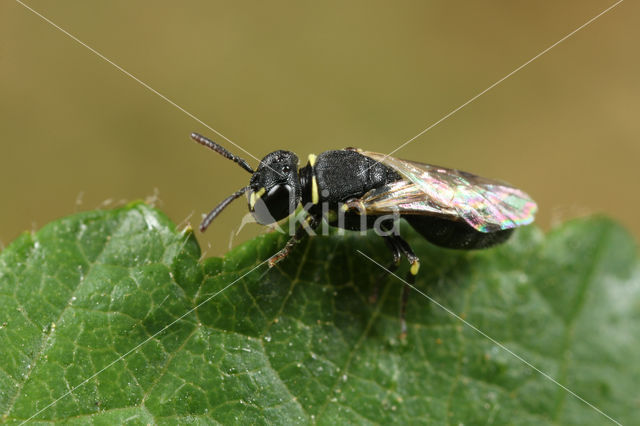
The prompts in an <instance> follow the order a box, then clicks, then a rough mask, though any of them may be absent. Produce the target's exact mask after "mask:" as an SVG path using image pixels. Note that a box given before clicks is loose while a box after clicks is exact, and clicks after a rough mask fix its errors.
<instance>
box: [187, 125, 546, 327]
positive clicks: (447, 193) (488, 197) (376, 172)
mask: <svg viewBox="0 0 640 426" xmlns="http://www.w3.org/2000/svg"><path fill="white" fill-rule="evenodd" d="M191 137H192V138H193V139H194V140H195V141H196V142H198V143H200V144H202V145H204V146H207V147H209V148H211V149H212V150H214V151H216V152H217V153H219V154H221V155H223V156H224V157H226V158H228V159H230V160H233V161H235V162H236V163H237V164H239V165H240V166H241V167H242V168H243V169H245V170H246V171H248V172H249V173H251V174H252V176H251V180H250V182H249V185H248V186H246V187H244V188H242V189H240V190H239V191H237V192H236V193H234V194H232V195H230V196H229V197H227V198H226V199H224V200H223V201H222V202H221V203H220V204H219V205H218V206H217V207H216V208H214V209H213V210H212V211H211V212H210V213H209V214H208V215H207V216H206V217H205V218H204V220H203V221H202V224H201V225H200V230H201V231H204V230H205V229H206V228H207V227H208V226H209V225H210V224H211V222H212V221H213V219H215V218H216V216H217V215H218V214H219V213H220V212H221V211H222V210H223V209H224V208H225V207H226V206H227V205H229V204H230V203H231V202H232V201H233V200H235V199H236V198H238V197H240V196H241V195H243V194H244V193H248V200H249V210H250V211H251V213H252V214H253V216H254V218H255V219H256V221H257V222H259V223H261V224H264V225H268V224H272V223H275V222H277V221H280V220H282V219H285V218H287V217H289V216H291V215H292V214H293V213H294V212H295V210H296V209H297V208H298V206H300V205H302V207H303V209H304V210H305V212H306V213H307V216H306V219H305V221H304V223H302V224H300V226H299V227H298V229H297V230H296V232H295V234H294V235H293V236H292V237H291V239H290V240H289V241H288V242H287V244H286V245H285V246H284V248H282V250H280V251H279V252H278V253H277V254H275V255H274V256H272V257H271V258H270V259H269V266H270V267H271V266H273V265H275V264H276V263H277V262H279V261H281V260H282V259H284V258H285V257H286V256H287V255H288V254H289V252H290V251H291V249H292V248H293V246H294V245H295V244H296V243H298V242H299V241H300V240H301V239H302V238H303V236H304V235H305V234H306V229H315V228H317V227H318V225H319V224H320V223H321V221H322V220H323V218H324V219H325V220H326V221H327V222H328V223H329V225H331V226H337V227H341V228H344V229H349V230H361V229H362V228H363V227H365V228H367V229H370V228H374V227H376V228H379V229H377V230H382V231H385V232H382V233H381V234H382V236H383V238H384V239H385V241H386V243H387V245H388V246H389V248H390V249H391V251H392V253H393V265H392V267H391V269H395V268H396V267H397V266H398V264H399V263H400V260H401V258H402V256H403V255H404V256H405V257H406V258H407V259H408V261H409V263H410V265H411V267H410V269H409V276H408V279H409V280H411V281H412V280H413V277H414V276H415V275H416V274H417V273H418V270H419V268H420V261H419V259H418V257H417V256H416V255H415V253H414V252H413V250H412V249H411V247H410V246H409V244H408V243H407V242H406V241H405V240H404V239H403V238H402V237H401V236H400V235H399V234H398V233H397V232H391V230H392V229H393V226H394V223H393V218H394V217H396V218H397V217H401V218H403V219H405V220H406V221H407V222H409V224H411V226H412V227H413V228H414V229H415V230H416V231H418V232H419V233H420V234H421V235H422V236H423V237H424V238H426V239H427V240H428V241H430V242H431V243H433V244H436V245H438V246H442V247H447V248H453V249H480V248H486V247H491V246H493V245H496V244H499V243H502V242H504V241H506V240H507V239H508V238H509V236H510V235H511V233H512V232H513V229H514V228H516V227H518V226H522V225H526V224H529V223H531V222H532V221H533V217H534V214H535V212H536V210H537V206H536V204H535V202H534V201H533V200H532V199H531V198H530V197H529V196H528V195H527V194H525V193H524V192H522V191H520V190H518V189H516V188H513V187H511V186H509V185H508V184H505V183H502V182H498V181H494V180H490V179H486V178H482V177H479V176H475V175H473V174H470V173H466V172H463V171H459V170H453V169H447V168H444V167H438V166H433V165H428V164H422V163H416V162H413V161H406V160H400V159H397V158H395V157H391V156H386V155H383V154H379V153H375V152H369V151H363V150H360V149H356V148H346V149H343V150H334V151H325V152H323V153H321V154H319V155H318V156H315V155H309V161H308V162H307V164H306V166H304V167H302V168H298V166H299V161H298V157H297V156H296V155H295V154H294V153H293V152H290V151H282V150H280V151H274V152H272V153H270V154H268V155H267V156H265V157H264V158H263V159H262V160H261V161H260V164H259V165H258V169H257V170H255V171H254V170H253V169H252V168H251V166H249V164H248V163H247V162H246V161H245V160H243V159H241V158H240V157H237V156H235V155H233V154H231V153H230V152H229V151H227V150H226V149H224V148H223V147H222V146H220V145H218V144H217V143H215V142H213V141H211V140H210V139H208V138H206V137H204V136H201V135H199V134H196V133H193V134H192V135H191ZM408 289H409V287H408V286H405V289H404V292H403V304H402V309H401V317H402V318H404V306H405V303H406V298H407V293H408ZM403 323H404V321H403ZM403 327H404V325H403Z"/></svg>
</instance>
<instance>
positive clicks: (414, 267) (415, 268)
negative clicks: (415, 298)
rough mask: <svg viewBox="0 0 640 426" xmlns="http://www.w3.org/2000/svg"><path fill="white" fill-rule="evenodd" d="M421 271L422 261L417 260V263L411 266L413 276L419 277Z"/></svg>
mask: <svg viewBox="0 0 640 426" xmlns="http://www.w3.org/2000/svg"><path fill="white" fill-rule="evenodd" d="M419 270H420V261H419V260H418V259H416V261H415V262H413V263H412V264H411V269H409V271H410V272H411V275H418V271H419Z"/></svg>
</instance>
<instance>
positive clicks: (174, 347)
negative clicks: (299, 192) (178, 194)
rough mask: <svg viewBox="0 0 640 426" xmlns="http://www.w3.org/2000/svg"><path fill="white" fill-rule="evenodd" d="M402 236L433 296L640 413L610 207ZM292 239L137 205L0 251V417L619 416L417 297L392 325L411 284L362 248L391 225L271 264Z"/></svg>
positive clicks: (634, 286) (630, 313) (636, 342)
mask: <svg viewBox="0 0 640 426" xmlns="http://www.w3.org/2000/svg"><path fill="white" fill-rule="evenodd" d="M403 232H405V233H406V234H407V239H408V240H409V241H410V242H411V244H412V245H413V246H414V249H415V251H416V252H417V254H418V255H419V256H420V257H421V259H422V268H421V271H420V275H419V278H418V280H417V283H416V286H417V287H418V288H419V289H420V290H421V291H423V292H425V293H426V294H428V295H429V296H430V297H432V298H434V300H435V301H437V303H439V304H442V305H443V306H445V307H447V308H448V309H450V310H451V311H453V312H455V313H456V314H457V315H460V317H461V318H464V320H465V321H468V322H469V323H470V324H472V325H473V326H474V327H477V328H478V329H479V330H481V331H482V332H484V333H486V334H487V335H489V336H491V337H492V338H493V339H495V340H496V341H498V342H500V343H502V344H503V345H505V347H506V348H508V349H509V350H510V351H512V352H513V353H514V354H517V355H518V356H519V357H522V358H523V359H525V360H526V361H528V362H530V363H531V364H532V365H534V366H535V367H536V368H538V369H540V370H541V371H543V372H544V373H546V374H548V375H549V376H551V377H553V378H555V379H556V380H557V381H558V382H559V383H561V384H562V385H564V386H566V387H567V388H568V389H570V390H571V391H573V392H575V393H576V394H578V395H580V396H581V397H582V398H584V399H585V400H586V401H588V402H589V403H591V404H593V405H594V406H595V407H597V408H598V409H600V410H602V411H603V412H604V413H606V414H607V415H609V416H611V417H612V418H614V419H616V420H617V421H620V422H626V423H633V422H634V421H637V418H638V417H637V413H638V412H639V408H640V407H639V404H640V402H639V401H640V387H639V386H638V382H640V268H639V261H638V256H637V253H636V246H635V243H634V241H633V239H632V238H631V237H630V236H629V235H628V234H627V233H626V232H625V231H624V230H623V229H621V228H620V227H619V226H618V225H616V224H615V223H612V222H611V221H609V220H607V219H602V218H593V219H586V220H577V221H573V222H570V223H567V224H565V225H563V226H561V227H559V228H558V229H556V230H554V231H553V232H551V233H550V234H549V235H547V236H544V235H543V234H542V233H541V232H540V231H538V230H537V229H536V228H533V227H529V228H525V229H522V230H520V231H519V232H517V233H516V235H515V236H514V238H513V239H512V240H511V241H510V242H508V243H507V244H505V245H503V246H501V247H498V248H496V249H491V250H485V251H476V252H457V251H451V250H443V249H438V248H435V247H433V246H431V245H429V244H428V243H426V242H425V241H424V240H422V239H421V238H420V237H418V236H417V235H416V234H415V233H413V232H411V231H410V230H409V229H404V230H403ZM284 241H285V237H284V236H282V235H279V234H267V235H263V236H261V237H259V238H256V239H255V240H253V241H250V242H248V243H247V244H244V245H242V246H241V247H238V248H237V249H235V250H233V251H231V252H230V253H228V254H227V256H225V258H224V259H217V258H213V259H206V260H204V261H201V260H200V256H201V253H200V249H199V246H198V244H197V242H196V240H195V238H194V236H193V234H192V232H191V231H190V230H186V231H177V230H176V229H175V226H174V225H173V224H172V223H171V222H170V221H169V220H168V219H167V218H166V217H165V216H164V215H163V214H161V213H160V212H158V211H156V210H154V209H152V208H150V207H147V206H145V205H144V204H139V203H138V204H132V205H129V206H127V207H125V208H122V209H118V210H113V211H95V212H88V213H81V214H77V215H74V216H71V217H68V218H65V219H61V220H58V221H56V222H53V223H51V224H49V225H47V226H45V227H44V228H43V229H42V230H40V231H38V232H37V233H35V234H25V235H23V236H22V237H20V238H19V239H18V240H16V241H15V242H13V243H12V244H11V245H10V246H9V247H8V248H6V249H5V250H4V251H3V252H2V253H0V413H1V414H0V415H1V416H2V417H1V418H2V420H4V421H6V422H9V423H20V422H22V421H24V420H27V419H30V418H31V417H32V416H34V415H35V417H34V419H37V420H40V421H45V422H46V421H51V422H53V421H56V422H65V423H67V422H69V423H82V424H84V423H96V424H116V423H133V424H148V423H186V422H191V421H196V422H202V423H225V424H226V423H313V422H317V423H321V424H335V423H380V424H382V423H447V424H458V423H467V424H484V423H495V424H504V423H514V424H545V423H556V424H558V423H559V424H600V423H603V422H606V421H607V419H606V417H604V416H603V415H602V414H600V413H598V412H597V411H596V410H595V409H593V408H591V407H590V406H588V405H586V404H585V403H583V402H581V401H580V400H579V399H577V398H576V397H574V396H572V395H571V394H569V393H568V392H567V391H566V390H564V389H563V388H561V387H560V386H558V385H557V384H555V383H553V382H552V381H551V380H549V379H548V378H546V377H544V376H543V375H542V374H540V373H539V372H537V371H535V370H534V369H532V368H531V367H530V366H528V365H526V364H525V363H524V362H522V361H521V360H519V359H517V358H516V357H515V356H514V355H512V354H511V353H509V352H507V351H505V350H504V349H502V348H500V347H499V346H497V345H496V344H494V343H492V342H491V341H490V340H488V339H487V338H486V337H484V336H482V335H481V334H479V333H478V332H477V331H475V330H474V329H472V328H471V327H469V326H466V325H465V324H464V323H463V322H462V321H461V320H460V319H457V318H455V317H453V316H452V315H450V314H449V313H447V312H446V311H444V310H443V309H442V308H441V307H439V306H438V305H437V304H436V303H434V302H431V301H429V300H427V299H426V298H425V297H423V296H421V295H420V294H418V293H417V292H412V294H411V297H410V300H409V304H408V309H407V321H408V335H407V338H406V341H405V342H402V341H401V340H399V339H398V334H399V332H400V325H399V319H398V312H399V301H400V300H399V297H400V291H401V287H402V285H401V282H400V281H399V280H397V279H396V278H393V277H391V276H388V275H385V274H384V273H383V272H382V270H381V269H380V268H378V267H377V266H376V265H374V264H373V263H371V262H370V261H369V260H367V259H366V258H364V257H363V256H361V255H359V254H358V253H357V252H356V250H362V251H363V252H364V253H366V254H367V255H369V256H371V257H373V258H374V259H376V260H377V261H380V262H382V263H386V262H388V261H389V260H390V256H389V253H387V251H386V248H385V246H384V244H383V242H381V241H380V239H379V238H378V237H376V236H374V235H370V236H360V235H357V234H348V235H346V236H340V235H333V236H330V237H317V238H312V239H309V240H308V241H307V242H304V243H302V244H301V245H300V247H297V249H296V250H295V251H294V252H293V254H292V255H291V257H290V258H288V259H286V260H285V261H284V262H282V263H281V264H280V265H279V266H278V267H277V268H274V269H272V270H267V268H266V265H264V264H263V265H261V266H260V263H261V262H262V261H263V260H265V259H267V258H268V257H269V256H270V255H271V254H273V253H274V252H275V251H276V250H277V249H278V248H279V247H281V246H282V244H283V243H284ZM256 266H258V268H257V269H255V270H254V268H255V267H256ZM245 274H247V275H246V276H244V278H241V279H238V278H240V277H242V276H243V275H245ZM236 280H237V281H236ZM231 283H234V284H232V285H231V286H230V287H229V288H228V289H226V290H224V291H222V292H220V291H221V290H223V289H224V288H225V287H226V286H228V285H229V284H231ZM375 288H378V293H377V294H378V297H377V300H375V301H374V302H372V300H371V299H372V296H373V295H374V294H375ZM218 292H220V293H219V294H217V293H218ZM216 294H217V295H216ZM214 295H215V297H213V298H212V296H214ZM209 299H211V300H209ZM199 304H201V305H200V306H199V307H198V308H197V309H194V308H195V307H196V306H198V305H199ZM170 324H171V325H170ZM168 325H170V326H169V327H167V326H168ZM142 343H144V344H142ZM141 344H142V345H141ZM138 345H140V346H138ZM77 386H78V387H77ZM76 387H77V388H76ZM71 390H73V392H71V393H70V391H71Z"/></svg>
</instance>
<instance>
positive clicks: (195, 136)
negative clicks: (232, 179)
mask: <svg viewBox="0 0 640 426" xmlns="http://www.w3.org/2000/svg"><path fill="white" fill-rule="evenodd" d="M191 139H193V140H194V141H196V142H198V143H199V144H200V145H204V146H206V147H207V148H209V149H212V150H214V151H215V152H217V153H218V154H220V155H222V156H223V157H225V158H228V159H229V160H232V161H234V162H235V163H237V164H238V165H239V166H240V167H242V168H243V169H245V170H246V171H248V172H249V173H251V174H253V173H255V171H254V170H253V169H252V168H251V166H250V165H249V163H247V162H246V161H245V160H243V159H242V158H240V157H238V156H237V155H233V154H232V153H230V152H229V151H227V150H226V149H224V148H223V147H222V146H220V145H218V144H217V143H215V142H214V141H212V140H211V139H209V138H207V137H205V136H202V135H200V134H198V133H191ZM243 192H244V191H243ZM236 194H237V193H236ZM234 195H235V194H234ZM240 195H242V194H240ZM240 195H238V197H239V196H240ZM236 198H237V197H236ZM225 201H226V200H225Z"/></svg>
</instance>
